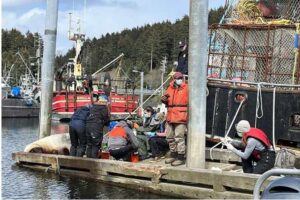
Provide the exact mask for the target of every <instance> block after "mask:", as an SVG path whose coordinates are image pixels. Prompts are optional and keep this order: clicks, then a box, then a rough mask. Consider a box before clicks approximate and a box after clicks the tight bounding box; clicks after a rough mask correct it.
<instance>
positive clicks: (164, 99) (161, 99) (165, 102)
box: [160, 95, 169, 104]
mask: <svg viewBox="0 0 300 200" xmlns="http://www.w3.org/2000/svg"><path fill="white" fill-rule="evenodd" d="M168 98H169V97H168V96H167V95H164V96H162V97H161V98H160V101H161V102H162V103H164V104H167V103H168Z"/></svg>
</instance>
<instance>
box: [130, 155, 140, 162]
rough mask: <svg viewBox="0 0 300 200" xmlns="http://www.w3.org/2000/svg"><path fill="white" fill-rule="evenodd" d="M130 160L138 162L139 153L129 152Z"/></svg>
mask: <svg viewBox="0 0 300 200" xmlns="http://www.w3.org/2000/svg"><path fill="white" fill-rule="evenodd" d="M130 162H133V163H137V162H139V155H138V154H131V156H130Z"/></svg>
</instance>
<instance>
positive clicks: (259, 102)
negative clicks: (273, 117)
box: [255, 83, 264, 128]
mask: <svg viewBox="0 0 300 200" xmlns="http://www.w3.org/2000/svg"><path fill="white" fill-rule="evenodd" d="M261 84H262V83H258V85H257V95H256V109H255V128H256V122H257V118H258V119H261V118H262V117H263V116H264V110H263V104H262V94H261ZM259 108H260V113H261V114H260V115H259V114H258V111H259Z"/></svg>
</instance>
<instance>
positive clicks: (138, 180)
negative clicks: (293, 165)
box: [12, 152, 274, 199]
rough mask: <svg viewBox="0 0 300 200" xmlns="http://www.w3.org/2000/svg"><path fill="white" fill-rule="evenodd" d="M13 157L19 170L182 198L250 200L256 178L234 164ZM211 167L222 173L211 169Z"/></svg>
mask: <svg viewBox="0 0 300 200" xmlns="http://www.w3.org/2000/svg"><path fill="white" fill-rule="evenodd" d="M219 153H221V152H219ZM216 154H218V153H215V155H216ZM223 156H224V153H223ZM12 157H13V159H14V160H15V161H16V163H17V165H19V166H21V167H26V168H31V169H34V170H42V171H45V172H53V173H58V174H60V175H71V176H78V177H84V178H91V179H94V180H97V181H103V182H107V183H110V184H116V185H119V186H122V187H127V188H132V189H137V190H142V191H146V192H154V193H159V194H164V195H169V196H174V197H181V198H197V199H199V198H206V199H209V198H211V199H219V198H221V199H225V198H230V199H250V198H253V195H252V193H253V188H254V185H255V183H256V180H257V178H258V177H259V175H255V174H244V173H240V172H236V171H235V170H234V169H236V164H228V163H217V162H206V169H190V168H186V167H184V166H180V167H172V166H170V165H165V164H162V162H161V163H149V162H146V163H145V162H139V163H130V162H122V161H115V160H104V159H91V158H78V157H71V156H62V155H51V154H35V153H24V152H17V153H13V154H12ZM228 158H230V157H228ZM231 159H232V158H231ZM211 167H217V168H219V169H222V171H221V170H220V171H218V170H217V171H216V170H212V169H211ZM272 179H274V178H271V179H268V180H267V181H266V182H265V186H266V184H268V183H269V181H270V180H272Z"/></svg>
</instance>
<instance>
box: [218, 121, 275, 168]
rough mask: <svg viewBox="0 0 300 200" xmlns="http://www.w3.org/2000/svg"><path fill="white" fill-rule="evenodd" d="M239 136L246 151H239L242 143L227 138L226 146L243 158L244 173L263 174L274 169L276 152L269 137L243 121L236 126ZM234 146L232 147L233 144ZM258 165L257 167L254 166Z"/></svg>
mask: <svg viewBox="0 0 300 200" xmlns="http://www.w3.org/2000/svg"><path fill="white" fill-rule="evenodd" d="M236 130H237V134H238V135H239V136H240V137H242V145H243V146H245V150H244V151H243V152H242V151H240V150H237V149H236V148H235V147H234V146H233V145H235V146H241V142H238V141H235V140H232V139H231V138H227V139H226V142H224V145H225V146H226V147H227V149H229V150H231V151H232V152H234V153H235V154H237V155H238V156H239V157H241V158H242V166H243V171H244V173H253V174H262V173H264V172H265V171H268V170H269V169H271V168H273V167H274V162H275V151H274V150H273V146H272V145H271V142H270V140H269V139H268V137H267V135H266V134H265V133H264V132H263V131H262V130H261V129H258V128H251V127H250V124H249V122H248V121H246V120H241V121H240V122H239V123H238V124H237V126H236ZM231 143H232V144H233V145H232V144H231ZM254 163H256V165H255V164H254Z"/></svg>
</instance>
